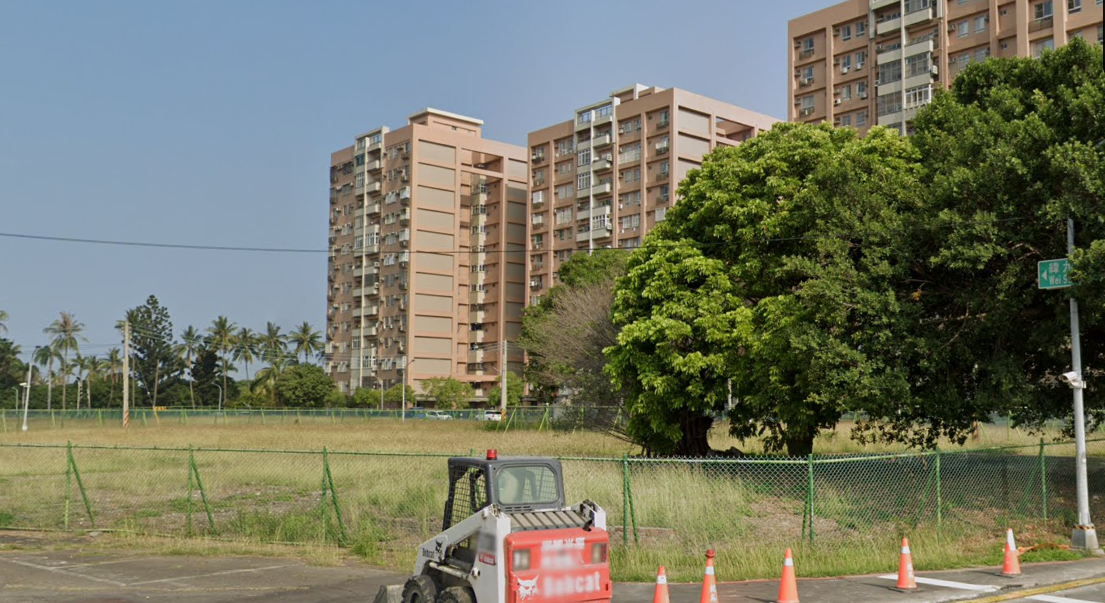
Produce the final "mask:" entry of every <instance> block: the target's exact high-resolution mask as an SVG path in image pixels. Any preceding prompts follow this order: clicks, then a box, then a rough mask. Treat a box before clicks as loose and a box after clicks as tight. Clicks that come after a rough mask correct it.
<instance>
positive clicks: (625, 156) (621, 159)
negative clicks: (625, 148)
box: [618, 151, 641, 165]
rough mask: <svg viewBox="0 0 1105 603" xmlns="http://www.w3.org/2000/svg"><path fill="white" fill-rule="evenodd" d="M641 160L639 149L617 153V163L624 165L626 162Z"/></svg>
mask: <svg viewBox="0 0 1105 603" xmlns="http://www.w3.org/2000/svg"><path fill="white" fill-rule="evenodd" d="M640 160H641V153H640V152H639V151H637V152H633V153H622V154H621V155H618V165H625V164H627V163H637V162H638V161H640Z"/></svg>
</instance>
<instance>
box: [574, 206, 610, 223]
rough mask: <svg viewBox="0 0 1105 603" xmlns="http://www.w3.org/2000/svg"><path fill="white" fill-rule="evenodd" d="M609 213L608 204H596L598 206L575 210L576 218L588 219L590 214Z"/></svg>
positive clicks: (604, 214)
mask: <svg viewBox="0 0 1105 603" xmlns="http://www.w3.org/2000/svg"><path fill="white" fill-rule="evenodd" d="M609 215H610V206H609V205H598V206H595V208H594V209H591V208H588V209H581V210H579V211H577V212H576V219H577V220H589V219H591V216H609Z"/></svg>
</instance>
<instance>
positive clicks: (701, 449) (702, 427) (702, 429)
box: [674, 413, 714, 457]
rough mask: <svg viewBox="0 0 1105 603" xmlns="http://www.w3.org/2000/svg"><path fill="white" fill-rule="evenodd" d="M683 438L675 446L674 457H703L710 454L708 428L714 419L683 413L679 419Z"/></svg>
mask: <svg viewBox="0 0 1105 603" xmlns="http://www.w3.org/2000/svg"><path fill="white" fill-rule="evenodd" d="M680 424H681V426H682V430H683V437H682V439H680V440H679V444H677V445H676V447H675V451H674V454H675V455H676V456H689V457H705V456H707V455H709V453H710V427H712V426H713V424H714V418H713V417H709V416H702V415H700V414H697V413H684V414H683V416H682V417H681V418H680Z"/></svg>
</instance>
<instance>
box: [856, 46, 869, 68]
mask: <svg viewBox="0 0 1105 603" xmlns="http://www.w3.org/2000/svg"><path fill="white" fill-rule="evenodd" d="M866 62H867V51H866V50H861V51H859V52H857V53H856V69H863V65H864V63H866Z"/></svg>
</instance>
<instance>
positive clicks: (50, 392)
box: [33, 345, 58, 410]
mask: <svg viewBox="0 0 1105 603" xmlns="http://www.w3.org/2000/svg"><path fill="white" fill-rule="evenodd" d="M57 359H58V351H57V350H55V349H54V347H53V346H49V345H47V346H43V347H41V348H38V349H37V350H35V353H34V358H33V360H34V361H35V362H37V363H38V364H39V365H40V366H44V367H46V410H52V409H53V402H54V361H55V360H57Z"/></svg>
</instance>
